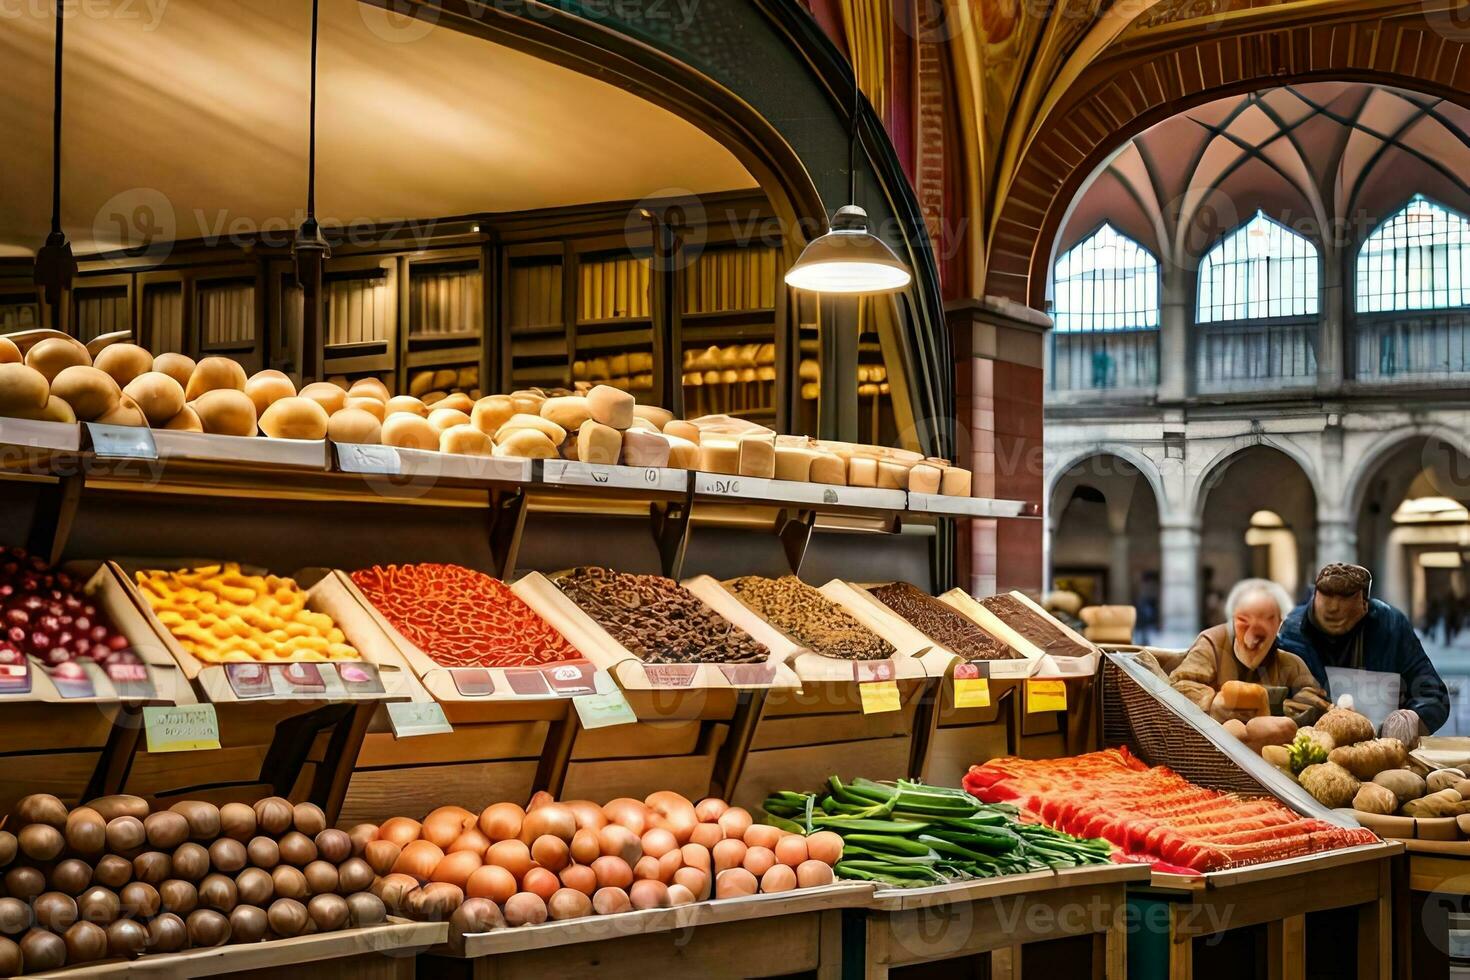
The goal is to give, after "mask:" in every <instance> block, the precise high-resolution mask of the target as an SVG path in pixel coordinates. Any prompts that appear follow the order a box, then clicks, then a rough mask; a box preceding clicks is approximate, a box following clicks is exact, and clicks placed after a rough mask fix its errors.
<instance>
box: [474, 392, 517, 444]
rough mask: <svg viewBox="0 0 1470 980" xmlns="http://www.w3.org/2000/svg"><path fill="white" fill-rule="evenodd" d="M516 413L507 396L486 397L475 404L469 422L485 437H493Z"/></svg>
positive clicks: (511, 400)
mask: <svg viewBox="0 0 1470 980" xmlns="http://www.w3.org/2000/svg"><path fill="white" fill-rule="evenodd" d="M515 413H516V403H515V400H514V399H513V398H511V397H510V396H509V395H486V396H485V397H484V398H481V399H480V400H479V401H477V402H475V407H474V410H473V411H471V412H470V421H471V422H473V423H474V424H475V425H476V426H477V427H478V428H479V430H480V431H481V432H483V433H485V434H486V435H487V436H493V435H495V433H497V432H499V431H500V427H501V426H502V425H504V424H505V423H507V422H509V421H510V420H511V418H512V416H514V415H515Z"/></svg>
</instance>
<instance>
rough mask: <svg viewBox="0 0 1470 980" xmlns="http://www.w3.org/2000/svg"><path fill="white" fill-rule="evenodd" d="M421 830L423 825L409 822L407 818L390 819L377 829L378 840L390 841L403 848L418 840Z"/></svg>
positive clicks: (412, 821)
mask: <svg viewBox="0 0 1470 980" xmlns="http://www.w3.org/2000/svg"><path fill="white" fill-rule="evenodd" d="M422 829H423V825H422V824H420V823H419V822H418V821H417V820H411V819H409V818H408V817H392V818H391V819H388V820H385V821H383V823H382V825H381V826H379V827H378V839H379V840H385V841H392V842H393V843H395V844H397V845H398V846H399V847H404V846H406V845H407V844H409V843H411V842H413V841H416V840H418V839H419V831H421V830H422Z"/></svg>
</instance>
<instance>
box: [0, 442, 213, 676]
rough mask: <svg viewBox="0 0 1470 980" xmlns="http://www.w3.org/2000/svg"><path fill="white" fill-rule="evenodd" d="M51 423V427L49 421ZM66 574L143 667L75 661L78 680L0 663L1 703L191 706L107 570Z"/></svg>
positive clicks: (86, 566) (78, 567)
mask: <svg viewBox="0 0 1470 980" xmlns="http://www.w3.org/2000/svg"><path fill="white" fill-rule="evenodd" d="M52 424H53V425H54V424H56V423H52ZM65 571H66V572H67V573H68V574H71V575H74V576H76V577H77V579H78V580H80V579H82V578H83V577H85V578H86V580H87V583H86V585H84V586H83V587H82V591H83V592H84V593H85V594H86V595H87V597H88V598H90V599H91V600H92V602H93V604H95V605H96V606H97V608H98V610H99V611H100V612H102V613H103V614H105V615H106V617H107V621H108V623H109V624H111V626H112V628H113V630H115V631H116V632H117V633H119V634H121V635H122V636H123V637H124V638H125V639H126V640H127V641H128V647H129V649H131V650H132V651H133V653H135V654H137V656H138V659H139V660H141V661H142V663H138V664H114V665H112V666H108V667H104V666H102V665H101V664H96V663H91V662H89V661H79V662H77V666H78V667H80V668H81V672H82V676H80V677H70V678H68V677H65V676H60V675H58V673H57V671H55V670H54V669H49V668H46V667H43V666H42V665H41V664H40V663H38V662H37V661H36V660H35V658H33V657H27V658H26V659H25V662H23V663H22V664H19V665H16V666H9V665H0V704H10V703H15V702H20V701H40V702H47V703H57V704H117V703H128V704H194V703H195V702H196V701H197V700H198V699H197V698H196V697H195V696H194V689H193V688H192V687H191V686H190V685H189V680H188V678H187V677H185V676H184V674H183V672H182V671H181V670H180V669H179V665H178V664H177V663H176V662H175V661H174V658H173V657H172V656H171V655H170V653H169V651H168V649H167V648H166V647H165V646H164V645H163V644H162V643H160V642H159V641H158V637H157V636H156V635H155V634H154V631H153V629H152V627H150V626H149V624H148V621H147V620H146V619H145V618H144V616H143V614H142V613H141V612H140V611H139V610H138V608H137V606H135V605H134V604H133V600H132V598H131V597H130V596H129V594H128V590H127V588H126V587H125V586H124V585H123V584H122V583H121V582H120V581H119V580H118V578H117V576H115V575H114V574H112V572H111V571H110V570H109V569H108V567H107V566H106V565H105V564H104V565H99V564H98V563H96V562H71V563H68V564H67V565H66V566H65Z"/></svg>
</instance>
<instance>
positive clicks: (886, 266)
mask: <svg viewBox="0 0 1470 980" xmlns="http://www.w3.org/2000/svg"><path fill="white" fill-rule="evenodd" d="M861 107H862V92H861V90H860V89H859V88H858V80H857V67H856V65H854V66H853V73H852V120H851V123H850V132H849V134H848V143H847V200H848V202H849V203H848V204H847V205H846V206H845V207H842V208H839V209H838V210H837V213H836V214H834V215H833V216H832V223H831V227H830V229H829V230H828V232H827V233H826V234H825V235H822V236H821V237H819V238H816V239H814V240H812V241H811V242H809V243H808V244H807V246H806V248H804V249H802V250H801V255H800V257H799V258H797V260H796V263H795V264H794V265H792V267H791V268H790V269H788V270H786V285H788V286H791V287H792V288H794V289H805V290H808V291H809V292H814V293H886V292H892V291H893V290H896V289H903V288H904V287H905V286H907V285H908V284H909V283H910V282H912V281H913V278H914V277H913V275H912V273H910V272H909V268H908V266H906V265H904V263H903V262H902V261H901V260H900V259H899V257H898V256H897V255H896V254H894V251H893V249H891V248H889V247H888V243H887V242H885V241H883V239H881V238H879V237H878V236H877V235H874V234H873V233H872V232H870V231H869V230H868V212H866V211H864V210H863V209H862V208H861V207H859V206H858V204H857V147H858V139H859V132H858V112H859V110H860V109H861Z"/></svg>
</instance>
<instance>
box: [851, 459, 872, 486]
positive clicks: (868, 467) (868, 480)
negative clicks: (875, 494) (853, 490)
mask: <svg viewBox="0 0 1470 980" xmlns="http://www.w3.org/2000/svg"><path fill="white" fill-rule="evenodd" d="M847 485H848V486H850V487H876V486H877V485H878V461H877V460H876V459H873V458H872V457H870V456H851V457H849V458H848V460H847Z"/></svg>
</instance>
